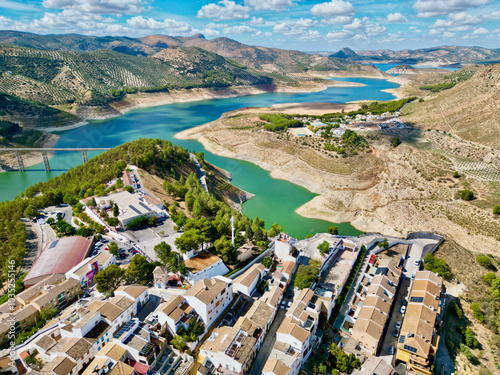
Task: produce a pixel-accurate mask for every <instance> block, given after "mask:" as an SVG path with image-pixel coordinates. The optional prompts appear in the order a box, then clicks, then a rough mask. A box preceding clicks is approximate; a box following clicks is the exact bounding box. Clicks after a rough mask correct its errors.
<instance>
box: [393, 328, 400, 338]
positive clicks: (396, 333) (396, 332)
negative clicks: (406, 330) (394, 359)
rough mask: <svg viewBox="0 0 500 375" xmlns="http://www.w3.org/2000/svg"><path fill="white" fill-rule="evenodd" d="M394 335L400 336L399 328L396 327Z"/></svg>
mask: <svg viewBox="0 0 500 375" xmlns="http://www.w3.org/2000/svg"><path fill="white" fill-rule="evenodd" d="M392 335H393V336H394V337H398V336H399V330H397V329H395V330H394V332H393V334H392Z"/></svg>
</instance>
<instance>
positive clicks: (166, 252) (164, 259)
mask: <svg viewBox="0 0 500 375" xmlns="http://www.w3.org/2000/svg"><path fill="white" fill-rule="evenodd" d="M154 250H155V253H156V256H157V257H158V259H159V260H160V262H161V263H162V264H163V265H164V266H166V265H167V264H168V263H169V262H170V255H171V254H172V247H171V246H170V245H169V244H168V243H166V242H164V241H162V242H160V243H159V244H158V245H156V246H155V247H154Z"/></svg>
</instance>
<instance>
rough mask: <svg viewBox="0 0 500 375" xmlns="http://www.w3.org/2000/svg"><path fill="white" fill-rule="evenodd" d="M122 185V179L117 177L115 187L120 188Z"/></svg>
mask: <svg viewBox="0 0 500 375" xmlns="http://www.w3.org/2000/svg"><path fill="white" fill-rule="evenodd" d="M122 187H123V180H122V179H121V178H118V179H117V180H116V188H117V189H120V188H122Z"/></svg>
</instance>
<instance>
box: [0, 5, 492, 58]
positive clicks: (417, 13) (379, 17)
mask: <svg viewBox="0 0 500 375" xmlns="http://www.w3.org/2000/svg"><path fill="white" fill-rule="evenodd" d="M0 29H3V30H20V31H29V32H34V33H40V34H49V33H57V34H59V33H79V34H85V35H99V36H103V35H122V36H130V37H138V36H145V35H150V34H166V35H181V36H188V35H193V34H196V33H203V34H204V35H205V37H206V38H207V39H211V38H215V37H220V36H225V37H229V38H232V39H236V40H238V41H240V42H243V43H248V44H253V45H263V46H267V47H278V48H284V49H299V50H303V51H336V50H338V49H340V48H342V47H350V48H352V49H354V50H364V49H379V48H388V49H393V50H400V49H406V48H411V49H415V48H421V47H431V46H438V45H470V46H483V47H489V48H500V43H499V41H500V2H499V0H407V1H393V2H391V1H390V0H389V1H378V0H352V1H347V0H346V1H344V0H331V1H310V0H234V1H232V0H221V1H217V0H200V1H198V0H179V1H171V0H29V1H28V0H23V1H20V0H19V1H16V0H0Z"/></svg>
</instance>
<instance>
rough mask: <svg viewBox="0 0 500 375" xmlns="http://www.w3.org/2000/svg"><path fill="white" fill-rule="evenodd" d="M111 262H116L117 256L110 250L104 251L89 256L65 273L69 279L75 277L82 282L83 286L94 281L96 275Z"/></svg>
mask: <svg viewBox="0 0 500 375" xmlns="http://www.w3.org/2000/svg"><path fill="white" fill-rule="evenodd" d="M111 264H116V258H115V256H114V255H113V254H111V253H110V252H109V251H103V252H101V253H100V254H98V255H95V256H93V257H88V258H85V259H84V260H82V261H81V262H80V263H79V264H77V265H76V266H74V267H73V268H72V269H70V270H69V271H68V272H66V273H65V276H66V278H67V279H69V278H73V279H76V280H78V281H79V282H80V284H81V285H82V287H85V286H87V285H89V284H91V283H93V281H94V276H95V275H96V274H97V273H98V272H99V271H102V270H103V269H105V268H107V267H108V266H109V265H111Z"/></svg>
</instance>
